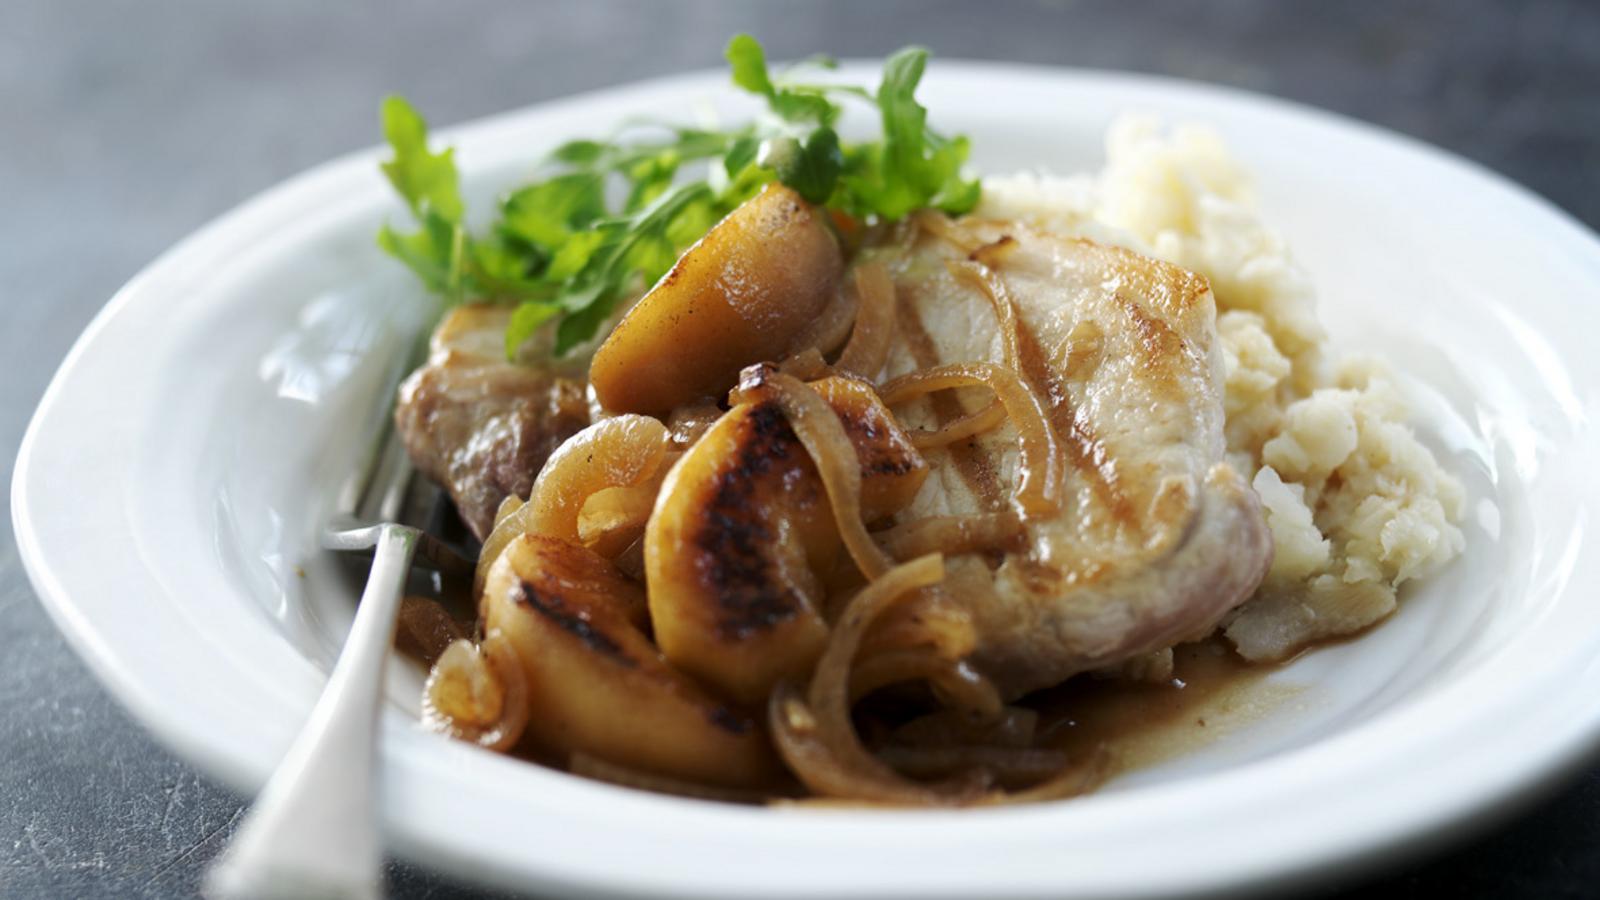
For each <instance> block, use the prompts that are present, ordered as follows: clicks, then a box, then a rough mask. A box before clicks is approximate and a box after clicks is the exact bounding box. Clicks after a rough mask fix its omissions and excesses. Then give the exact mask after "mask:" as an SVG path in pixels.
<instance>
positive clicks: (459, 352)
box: [395, 304, 589, 540]
mask: <svg viewBox="0 0 1600 900" xmlns="http://www.w3.org/2000/svg"><path fill="white" fill-rule="evenodd" d="M510 314H511V311H510V309H508V308H506V307H503V306H489V305H483V304H473V305H468V306H461V307H457V308H456V309H454V310H452V311H451V312H450V313H449V314H448V315H447V316H446V318H445V320H444V321H443V322H442V323H440V325H439V327H438V329H437V330H435V332H434V334H433V340H432V344H431V350H432V352H431V353H430V355H429V357H428V362H427V364H426V365H424V366H422V367H421V368H420V369H418V370H417V371H415V372H413V373H412V374H411V376H410V377H409V378H407V379H406V381H405V383H404V384H402V385H401V386H400V401H399V405H398V407H397V408H396V409H395V425H396V427H397V428H399V430H400V435H401V437H402V438H403V439H404V441H405V446H406V452H407V453H409V454H410V456H411V461H412V462H413V463H414V464H415V465H416V466H417V468H418V469H419V470H420V471H421V472H422V473H423V474H425V475H427V476H428V477H430V478H432V479H434V480H435V481H437V482H439V483H440V484H442V485H444V486H445V488H446V489H447V490H449V492H450V496H451V498H452V499H454V500H455V503H456V508H457V509H458V510H459V511H460V512H461V518H462V519H463V520H464V521H465V522H466V523H467V526H468V527H470V528H471V529H472V531H473V533H474V534H476V535H477V536H478V538H479V540H482V539H483V538H484V537H485V536H486V535H487V534H488V533H489V530H490V529H491V528H492V527H493V525H494V514H495V510H496V509H497V508H498V507H499V505H500V501H501V500H503V499H505V497H506V496H507V495H509V494H515V495H517V496H518V497H526V496H528V491H529V490H530V489H531V488H532V487H533V479H534V476H535V475H537V474H539V469H540V467H541V466H543V465H544V461H545V459H546V458H547V457H549V456H550V454H551V452H552V451H554V450H555V449H556V448H557V447H558V446H560V445H561V442H563V441H565V440H566V439H567V438H569V437H571V436H572V435H573V434H575V433H577V432H578V431H579V430H580V429H582V428H583V427H584V426H585V425H587V424H589V411H588V401H587V399H586V398H585V396H584V387H583V382H582V381H581V380H575V379H573V378H567V377H562V376H560V375H557V374H555V373H553V372H550V371H548V370H544V369H540V368H537V367H535V366H531V365H525V364H521V363H512V362H508V361H507V360H506V356H505V349H504V348H505V330H506V322H507V320H508V318H509V316H510Z"/></svg>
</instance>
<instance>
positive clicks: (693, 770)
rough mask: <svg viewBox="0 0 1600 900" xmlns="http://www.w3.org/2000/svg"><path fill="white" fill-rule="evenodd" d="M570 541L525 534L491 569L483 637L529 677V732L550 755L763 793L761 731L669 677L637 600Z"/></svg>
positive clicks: (606, 567) (771, 764) (766, 776)
mask: <svg viewBox="0 0 1600 900" xmlns="http://www.w3.org/2000/svg"><path fill="white" fill-rule="evenodd" d="M641 593H642V591H641V589H640V588H639V586H638V585H637V584H635V583H634V582H632V581H630V580H629V579H627V578H625V577H624V576H623V575H622V574H621V573H620V572H618V571H617V569H616V567H615V566H613V565H612V564H611V563H610V562H609V561H607V560H605V559H604V558H602V557H600V556H598V555H596V554H595V553H593V552H592V551H589V550H586V549H584V548H583V547H580V546H578V545H577V544H573V543H569V542H566V541H560V540H555V539H553V538H547V537H539V536H535V535H524V536H522V537H519V538H517V539H516V540H514V541H512V542H511V544H510V545H509V546H508V547H507V548H506V550H505V552H504V553H503V554H502V555H501V557H500V559H499V561H498V562H496V563H495V564H494V567H493V568H492V569H490V571H489V578H488V582H487V584H486V585H485V590H484V596H483V606H484V628H485V631H486V632H488V633H491V634H492V633H494V632H495V631H497V630H498V632H499V633H500V634H502V635H504V636H505V638H506V639H507V640H508V641H509V642H510V644H511V647H512V649H513V650H514V651H515V653H516V656H517V659H518V660H519V661H520V662H521V664H522V668H523V673H524V674H525V675H526V680H527V696H528V710H529V715H528V723H527V730H526V732H525V734H526V735H528V736H531V738H532V739H533V740H534V741H536V742H537V743H538V744H539V745H540V746H541V747H543V748H545V749H547V750H552V751H555V752H558V753H563V754H570V753H573V752H576V751H581V752H583V753H587V754H589V755H591V756H594V757H597V758H599V759H603V760H606V761H607V762H611V763H614V764H617V765H621V766H627V767H629V768H634V769H639V770H642V771H645V772H654V773H657V774H660V775H668V776H672V777H676V778H682V779H687V780H690V781H695V782H701V783H708V784H720V785H731V786H742V787H757V786H762V785H765V784H769V783H770V782H771V780H772V778H773V777H774V774H775V773H776V772H777V771H778V770H777V762H776V760H775V758H774V757H773V754H772V750H771V748H770V745H769V744H768V742H767V739H766V735H765V732H764V731H763V730H762V729H761V726H760V725H759V723H758V722H756V721H754V720H753V719H751V718H750V717H749V716H746V715H744V714H742V713H739V712H737V711H735V710H734V709H732V708H730V707H729V706H727V705H725V704H724V703H723V702H722V701H720V700H719V699H717V698H716V697H713V696H712V695H711V694H710V693H708V692H707V691H706V690H704V689H703V688H701V687H700V686H699V685H698V684H696V683H695V682H694V681H693V680H691V679H690V678H689V677H687V676H685V675H684V674H683V673H681V672H679V671H677V670H676V669H674V668H673V667H672V666H671V665H670V664H669V663H668V662H667V661H666V660H665V659H664V658H663V657H662V656H661V654H660V653H659V652H657V650H656V648H655V647H654V646H652V645H651V643H650V641H649V639H648V638H646V637H645V635H644V632H643V631H641V626H642V625H643V624H644V623H643V617H642V615H640V614H639V613H638V612H637V611H642V610H643V608H644V598H643V597H642V596H640V595H641Z"/></svg>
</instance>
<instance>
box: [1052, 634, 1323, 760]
mask: <svg viewBox="0 0 1600 900" xmlns="http://www.w3.org/2000/svg"><path fill="white" fill-rule="evenodd" d="M1277 668H1278V667H1277V666H1274V665H1260V664H1255V663H1249V662H1246V661H1245V660H1243V659H1241V658H1240V657H1239V656H1238V655H1237V654H1236V653H1234V652H1233V650H1232V649H1231V648H1229V647H1228V646H1227V645H1226V644H1224V643H1222V642H1221V641H1219V640H1217V639H1209V640H1205V641H1201V642H1198V643H1194V644H1184V645H1182V646H1179V647H1176V648H1174V650H1173V677H1172V679H1171V680H1170V681H1166V682H1160V683H1150V682H1132V681H1126V680H1121V679H1110V678H1096V677H1094V676H1089V675H1082V676H1079V677H1077V678H1074V679H1072V680H1070V681H1068V682H1066V683H1065V684H1063V685H1061V686H1059V687H1055V688H1051V689H1049V690H1046V691H1041V692H1040V693H1038V694H1036V695H1034V696H1032V697H1030V698H1028V700H1027V701H1026V703H1027V705H1028V706H1030V707H1033V708H1034V709H1037V710H1038V711H1039V713H1040V717H1039V732H1038V734H1039V737H1038V743H1039V745H1041V746H1047V747H1052V748H1055V749H1060V750H1064V751H1066V752H1067V754H1068V755H1069V756H1071V757H1072V758H1075V759H1088V758H1090V757H1092V756H1094V755H1096V754H1097V753H1099V752H1100V751H1101V750H1104V751H1106V752H1107V754H1108V759H1107V761H1106V762H1107V765H1108V766H1109V767H1110V770H1109V771H1108V772H1107V773H1106V775H1107V776H1108V777H1109V776H1114V775H1117V774H1121V773H1123V772H1126V771H1129V770H1131V769H1138V768H1142V767H1145V766H1150V765H1154V764H1156V763H1159V762H1162V761H1164V760H1167V759H1170V758H1172V757H1174V756H1177V755H1179V754H1181V753H1184V752H1186V751H1191V750H1196V749H1199V748H1200V747H1204V746H1206V745H1208V744H1210V743H1212V742H1214V741H1217V740H1221V739H1224V738H1225V737H1226V736H1227V734H1228V733H1229V732H1230V731H1232V730H1234V729H1236V728H1238V727H1239V726H1242V725H1247V724H1249V723H1251V722H1254V721H1256V720H1258V719H1260V718H1261V717H1262V716H1263V715H1266V714H1269V713H1270V712H1271V711H1272V710H1273V709H1275V708H1277V707H1278V706H1280V705H1281V704H1282V703H1283V702H1285V701H1286V700H1288V699H1290V698H1291V697H1292V696H1293V695H1294V694H1296V693H1298V690H1297V689H1295V688H1291V687H1285V686H1283V685H1277V684H1272V683H1270V682H1268V681H1267V680H1266V676H1267V675H1269V674H1270V673H1272V672H1273V671H1274V670H1276V669H1277Z"/></svg>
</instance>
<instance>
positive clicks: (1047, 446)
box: [878, 362, 1065, 518]
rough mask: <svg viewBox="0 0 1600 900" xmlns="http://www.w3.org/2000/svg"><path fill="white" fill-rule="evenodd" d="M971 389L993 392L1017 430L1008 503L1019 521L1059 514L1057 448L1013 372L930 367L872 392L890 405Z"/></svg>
mask: <svg viewBox="0 0 1600 900" xmlns="http://www.w3.org/2000/svg"><path fill="white" fill-rule="evenodd" d="M975 385H983V386H986V387H988V388H989V389H990V390H992V391H994V395H995V397H996V398H997V399H998V400H999V401H1000V403H1001V404H1002V405H1004V406H1005V409H1006V415H1007V416H1008V417H1009V418H1010V419H1011V424H1012V426H1013V427H1014V428H1016V430H1017V439H1018V444H1019V448H1020V452H1021V457H1022V458H1021V465H1020V466H1019V470H1020V477H1019V478H1018V482H1017V487H1016V491H1015V493H1014V495H1013V499H1014V502H1015V503H1016V504H1017V507H1018V509H1020V510H1021V512H1022V514H1023V516H1024V517H1025V518H1031V517H1035V516H1050V515H1055V514H1056V513H1059V512H1060V511H1061V506H1062V503H1063V500H1064V498H1063V496H1062V493H1063V491H1064V487H1065V485H1064V478H1065V471H1064V463H1063V461H1062V457H1061V446H1060V443H1059V442H1058V441H1057V440H1056V435H1055V432H1054V431H1053V430H1052V429H1051V428H1050V422H1049V420H1048V419H1046V418H1045V411H1044V404H1043V403H1041V402H1040V400H1039V397H1038V396H1037V395H1036V394H1035V393H1034V391H1033V389H1032V388H1030V387H1029V386H1028V385H1027V383H1025V382H1024V381H1023V380H1022V378H1021V377H1020V376H1018V375H1017V373H1016V372H1014V371H1012V370H1011V369H1008V368H1006V367H1004V366H997V365H995V364H993V363H982V362H972V363H957V364H953V365H945V366H935V367H933V368H929V369H921V370H918V371H916V372H911V373H908V374H905V375H902V376H900V377H899V378H896V379H894V380H892V381H890V382H889V383H887V384H885V385H883V386H882V387H881V388H879V389H878V393H879V395H881V396H882V397H883V402H884V403H886V404H888V405H890V406H893V405H895V404H897V403H904V402H906V401H907V400H912V399H915V398H917V397H921V396H923V395H924V394H931V393H934V392H935V391H944V390H950V389H953V388H960V387H972V386H975Z"/></svg>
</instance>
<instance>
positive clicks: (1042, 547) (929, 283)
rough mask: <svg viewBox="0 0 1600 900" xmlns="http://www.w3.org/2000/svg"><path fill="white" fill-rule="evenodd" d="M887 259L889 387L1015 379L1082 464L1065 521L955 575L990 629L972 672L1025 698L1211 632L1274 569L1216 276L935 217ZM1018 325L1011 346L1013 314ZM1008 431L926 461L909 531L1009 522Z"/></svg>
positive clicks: (957, 399) (954, 405) (944, 399)
mask: <svg viewBox="0 0 1600 900" xmlns="http://www.w3.org/2000/svg"><path fill="white" fill-rule="evenodd" d="M874 255H875V256H876V258H878V259H880V260H882V261H884V262H885V263H886V264H887V265H888V266H889V268H890V270H891V272H892V274H893V277H894V282H895V287H896V295H897V302H898V314H897V321H896V324H897V329H896V335H895V340H894V344H893V347H892V349H891V353H890V357H889V362H888V367H887V371H886V373H885V375H886V376H895V375H900V374H903V373H907V372H911V371H914V370H918V369H925V368H928V367H930V366H935V365H940V364H945V363H964V362H976V361H987V362H991V363H1006V362H1007V358H1008V356H1014V357H1015V360H1014V362H1015V364H1016V365H1017V368H1019V369H1020V370H1021V372H1020V374H1021V375H1022V377H1023V378H1024V379H1026V380H1027V381H1028V382H1029V383H1031V385H1032V386H1033V388H1034V390H1035V392H1036V393H1037V394H1038V395H1039V397H1040V399H1041V400H1042V401H1043V403H1044V405H1045V407H1046V410H1045V412H1046V418H1047V420H1048V421H1049V423H1050V425H1051V430H1052V431H1053V432H1054V434H1055V436H1056V439H1057V441H1058V442H1059V443H1060V444H1061V446H1062V451H1063V456H1064V460H1065V463H1066V465H1065V469H1064V471H1065V479H1064V487H1065V491H1064V494H1063V496H1064V498H1065V502H1064V504H1063V505H1062V507H1061V509H1060V511H1059V512H1058V513H1054V514H1049V515H1042V516H1041V515H1033V516H1028V517H1025V525H1024V529H1025V538H1026V540H1025V548H1024V549H1010V550H1005V551H1003V552H1002V551H999V550H996V551H994V552H991V553H989V554H987V555H986V556H985V555H963V556H958V557H955V558H953V559H952V560H951V561H950V566H949V570H948V571H949V574H948V579H947V584H949V585H950V587H951V593H952V594H953V595H954V596H956V597H959V598H961V599H962V600H963V601H964V602H965V604H966V605H967V606H968V608H969V609H970V611H971V613H972V616H973V618H974V621H975V623H976V626H977V631H978V647H977V650H976V652H975V653H974V655H973V657H972V660H971V661H972V662H973V664H974V665H976V666H977V667H978V668H979V669H980V670H981V671H983V672H984V673H985V674H986V675H988V676H989V677H990V678H991V679H993V680H994V681H995V682H996V684H997V685H998V686H999V687H1000V689H1001V691H1002V692H1003V693H1004V694H1006V695H1007V696H1010V697H1015V696H1019V695H1021V694H1024V693H1026V692H1028V691H1030V690H1034V689H1037V688H1041V687H1045V686H1048V685H1053V684H1057V683H1059V682H1061V681H1063V680H1065V679H1066V678H1068V677H1070V676H1072V675H1075V674H1077V673H1079V672H1083V671H1087V670H1092V669H1100V668H1104V667H1108V666H1113V665H1116V664H1118V663H1120V662H1123V661H1125V660H1128V659H1131V658H1134V657H1137V656H1139V655H1141V654H1144V653H1148V652H1151V651H1156V650H1160V649H1162V648H1164V647H1168V646H1171V645H1172V644H1175V643H1178V642H1181V641H1183V640H1185V639H1190V638H1198V637H1201V636H1204V635H1205V634H1207V633H1209V632H1210V631H1211V630H1212V629H1214V628H1215V627H1216V625H1217V623H1218V621H1219V620H1220V619H1222V617H1223V616H1225V615H1226V614H1227V613H1228V612H1229V611H1230V610H1232V609H1233V608H1234V607H1235V606H1237V605H1238V604H1239V603H1241V602H1243V601H1244V600H1245V599H1246V598H1248V597H1249V596H1250V594H1251V593H1252V592H1253V591H1254V590H1255V588H1256V586H1257V585H1258V584H1259V583H1260V580H1261V578H1262V577H1263V575H1264V574H1265V572H1266V569H1267V566H1268V564H1269V563H1270V561H1271V558H1272V543H1271V537H1270V533H1269V532H1268V530H1267V527H1266V523H1265V520H1264V519H1263V516H1262V512H1261V508H1260V503H1259V500H1258V498H1257V497H1256V495H1255V493H1254V492H1253V491H1252V490H1251V489H1250V486H1249V484H1247V483H1246V482H1245V481H1244V480H1243V479H1242V478H1241V477H1240V476H1239V474H1238V473H1236V472H1235V471H1234V470H1233V469H1232V468H1231V467H1230V466H1228V464H1227V463H1225V462H1224V461H1223V449H1224V441H1223V433H1222V426H1223V416H1224V412H1223V406H1222V383H1223V371H1222V361H1221V354H1220V351H1219V348H1218V340H1217V334H1216V311H1215V308H1214V305H1213V300H1212V296H1211V293H1210V288H1209V286H1208V284H1207V282H1206V281H1205V279H1204V278H1202V277H1200V276H1198V275H1195V274H1193V273H1190V272H1188V271H1185V270H1183V269H1180V268H1178V267H1176V266H1172V265H1168V264H1166V263H1163V262H1159V261H1156V260H1153V259H1149V258H1146V257H1143V256H1140V255H1138V254H1136V253H1133V252H1130V251H1126V250H1121V249H1117V248H1112V247H1106V246H1101V245H1099V244H1095V243H1092V242H1090V241H1087V240H1079V239H1073V238H1066V237H1060V236H1056V235H1052V234H1046V233H1043V232H1039V231H1036V230H1033V229H1031V228H1028V227H1026V226H1023V225H1020V224H1018V223H1013V222H999V221H979V220H962V221H960V222H957V223H951V222H949V221H947V220H945V219H943V218H942V217H937V218H932V217H928V216H925V217H924V219H923V220H922V227H917V226H915V225H908V226H906V227H904V228H902V230H901V234H900V235H899V241H898V243H897V244H896V245H893V246H891V247H886V248H883V249H880V250H879V251H878V252H877V253H876V254H874ZM997 303H998V304H1002V305H1008V306H1009V307H1010V308H1011V309H1014V311H1015V313H1014V319H1015V326H1014V331H1013V333H1014V334H1015V344H1012V345H1011V346H1010V347H1009V349H1008V347H1007V341H1008V340H1009V338H1007V337H1006V336H1005V334H1004V332H1006V331H1012V329H1003V328H1002V326H1001V323H1000V319H999V318H998V317H997V311H996V304H997ZM988 400H989V397H988V396H987V395H986V392H985V391H984V390H983V389H978V388H963V389H961V390H960V391H958V392H955V393H953V394H952V393H946V394H943V395H934V396H931V397H925V398H922V399H920V400H917V401H915V402H913V403H907V404H904V405H901V406H899V407H898V408H897V409H896V413H897V415H899V416H900V417H901V419H902V421H903V423H904V424H905V425H907V426H909V427H918V428H936V427H938V426H939V425H940V424H943V423H945V422H949V421H951V420H953V419H955V418H957V417H959V416H961V415H962V414H964V413H970V412H973V411H976V410H978V409H979V408H981V406H982V405H983V404H984V403H987V402H988ZM1017 436H1018V435H1017V432H1016V430H1015V428H1014V427H1013V426H1012V425H1010V424H1007V425H1005V426H1002V427H1001V428H999V429H996V430H992V431H989V432H987V433H984V434H980V435H978V436H977V437H975V438H973V439H970V440H967V441H962V442H959V443H956V444H952V445H951V446H950V447H949V448H947V449H943V450H930V451H928V452H927V454H926V456H927V461H928V463H929V466H930V469H931V472H930V476H929V477H928V479H927V481H926V482H925V483H924V485H923V488H922V490H921V491H920V492H919V494H918V496H917V497H916V499H915V500H914V501H913V502H912V504H911V506H910V507H909V508H907V509H906V510H905V511H903V512H902V513H901V514H900V516H899V519H900V521H913V520H916V519H920V518H924V517H928V516H948V515H973V514H980V513H990V512H995V511H1000V510H1004V509H1005V508H1006V507H1007V505H1008V504H1009V503H1010V500H1009V494H1010V490H1011V486H1012V485H1014V484H1015V483H1016V480H1017V478H1018V476H1019V475H1020V474H1021V473H1020V472H1019V456H1020V454H1019V450H1018V443H1019V442H1018V440H1017Z"/></svg>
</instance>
